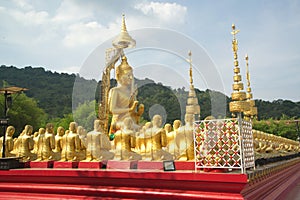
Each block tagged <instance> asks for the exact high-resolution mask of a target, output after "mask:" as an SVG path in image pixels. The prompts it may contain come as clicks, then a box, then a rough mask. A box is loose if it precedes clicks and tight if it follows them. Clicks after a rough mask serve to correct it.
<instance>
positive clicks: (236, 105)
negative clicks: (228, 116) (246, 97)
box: [229, 101, 250, 113]
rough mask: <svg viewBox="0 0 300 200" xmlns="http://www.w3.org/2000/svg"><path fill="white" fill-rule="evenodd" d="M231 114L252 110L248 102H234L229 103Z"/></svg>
mask: <svg viewBox="0 0 300 200" xmlns="http://www.w3.org/2000/svg"><path fill="white" fill-rule="evenodd" d="M229 110H230V112H233V113H237V112H246V111H249V110H250V105H249V102H247V101H232V102H230V103H229Z"/></svg>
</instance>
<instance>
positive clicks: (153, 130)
mask: <svg viewBox="0 0 300 200" xmlns="http://www.w3.org/2000/svg"><path fill="white" fill-rule="evenodd" d="M187 119H188V117H187ZM190 119H192V118H190ZM190 119H189V120H190ZM189 122H190V123H188V121H187V123H186V125H185V126H180V121H179V120H176V121H175V122H174V130H172V128H171V127H170V124H167V125H166V126H165V129H167V131H166V130H165V129H164V128H162V117H161V116H160V115H155V116H154V117H153V119H152V121H151V122H147V123H146V124H145V126H143V127H142V128H141V130H140V131H139V132H136V131H135V130H134V123H133V120H132V119H131V118H125V120H124V123H123V125H122V127H121V129H119V130H118V131H117V132H116V133H114V140H113V141H112V142H111V141H110V140H109V137H108V136H107V134H105V133H103V132H102V130H101V122H100V120H95V121H94V130H93V131H91V132H88V133H86V131H85V129H84V128H83V127H82V126H77V123H75V122H71V123H70V126H69V129H68V130H66V131H65V130H64V128H63V127H58V129H57V133H56V134H55V133H54V129H53V125H52V124H51V123H49V124H47V125H46V128H40V129H39V131H38V132H35V133H34V134H33V127H32V126H30V125H26V126H25V128H24V130H23V132H22V133H21V134H20V136H19V137H18V138H15V139H13V134H14V132H15V129H14V127H13V126H9V127H8V128H7V132H6V157H12V156H17V157H22V158H23V160H24V161H48V160H57V161H101V160H111V159H115V160H142V159H143V160H172V159H180V160H192V159H193V155H194V151H193V145H192V144H193V142H192V141H193V130H192V121H191V120H190V121H189ZM1 143H2V142H1Z"/></svg>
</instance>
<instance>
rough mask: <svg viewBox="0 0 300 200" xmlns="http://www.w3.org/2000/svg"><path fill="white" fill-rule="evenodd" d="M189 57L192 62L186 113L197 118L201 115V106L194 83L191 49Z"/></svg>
mask: <svg viewBox="0 0 300 200" xmlns="http://www.w3.org/2000/svg"><path fill="white" fill-rule="evenodd" d="M188 55H189V59H187V61H188V62H189V64H190V90H189V95H188V98H187V104H186V114H193V115H194V116H195V119H196V120H197V119H198V118H199V117H200V106H199V104H198V98H197V96H196V92H195V88H194V84H193V65H192V52H191V51H189V54H188Z"/></svg>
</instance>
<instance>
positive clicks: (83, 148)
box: [77, 126, 87, 160]
mask: <svg viewBox="0 0 300 200" xmlns="http://www.w3.org/2000/svg"><path fill="white" fill-rule="evenodd" d="M77 133H78V135H79V139H80V150H79V152H78V153H77V157H78V160H84V159H85V158H86V147H87V138H86V137H87V133H86V131H85V129H84V128H83V127H82V126H78V127H77Z"/></svg>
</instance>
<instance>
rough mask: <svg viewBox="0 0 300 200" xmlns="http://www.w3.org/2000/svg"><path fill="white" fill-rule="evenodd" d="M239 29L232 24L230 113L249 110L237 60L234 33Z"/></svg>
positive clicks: (236, 45)
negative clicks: (232, 67) (232, 74)
mask: <svg viewBox="0 0 300 200" xmlns="http://www.w3.org/2000/svg"><path fill="white" fill-rule="evenodd" d="M238 32H239V30H236V29H235V25H234V24H232V32H231V34H232V35H233V40H232V51H233V56H234V70H233V71H234V76H233V81H234V83H233V85H232V89H233V92H232V93H231V99H232V101H231V102H230V103H229V110H230V112H232V113H242V112H245V111H248V110H249V107H250V105H249V102H248V101H246V99H247V98H246V92H244V91H243V89H244V85H243V83H242V76H241V75H240V68H239V62H238V55H237V51H238V41H237V39H236V37H235V36H236V34H237V33H238Z"/></svg>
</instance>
